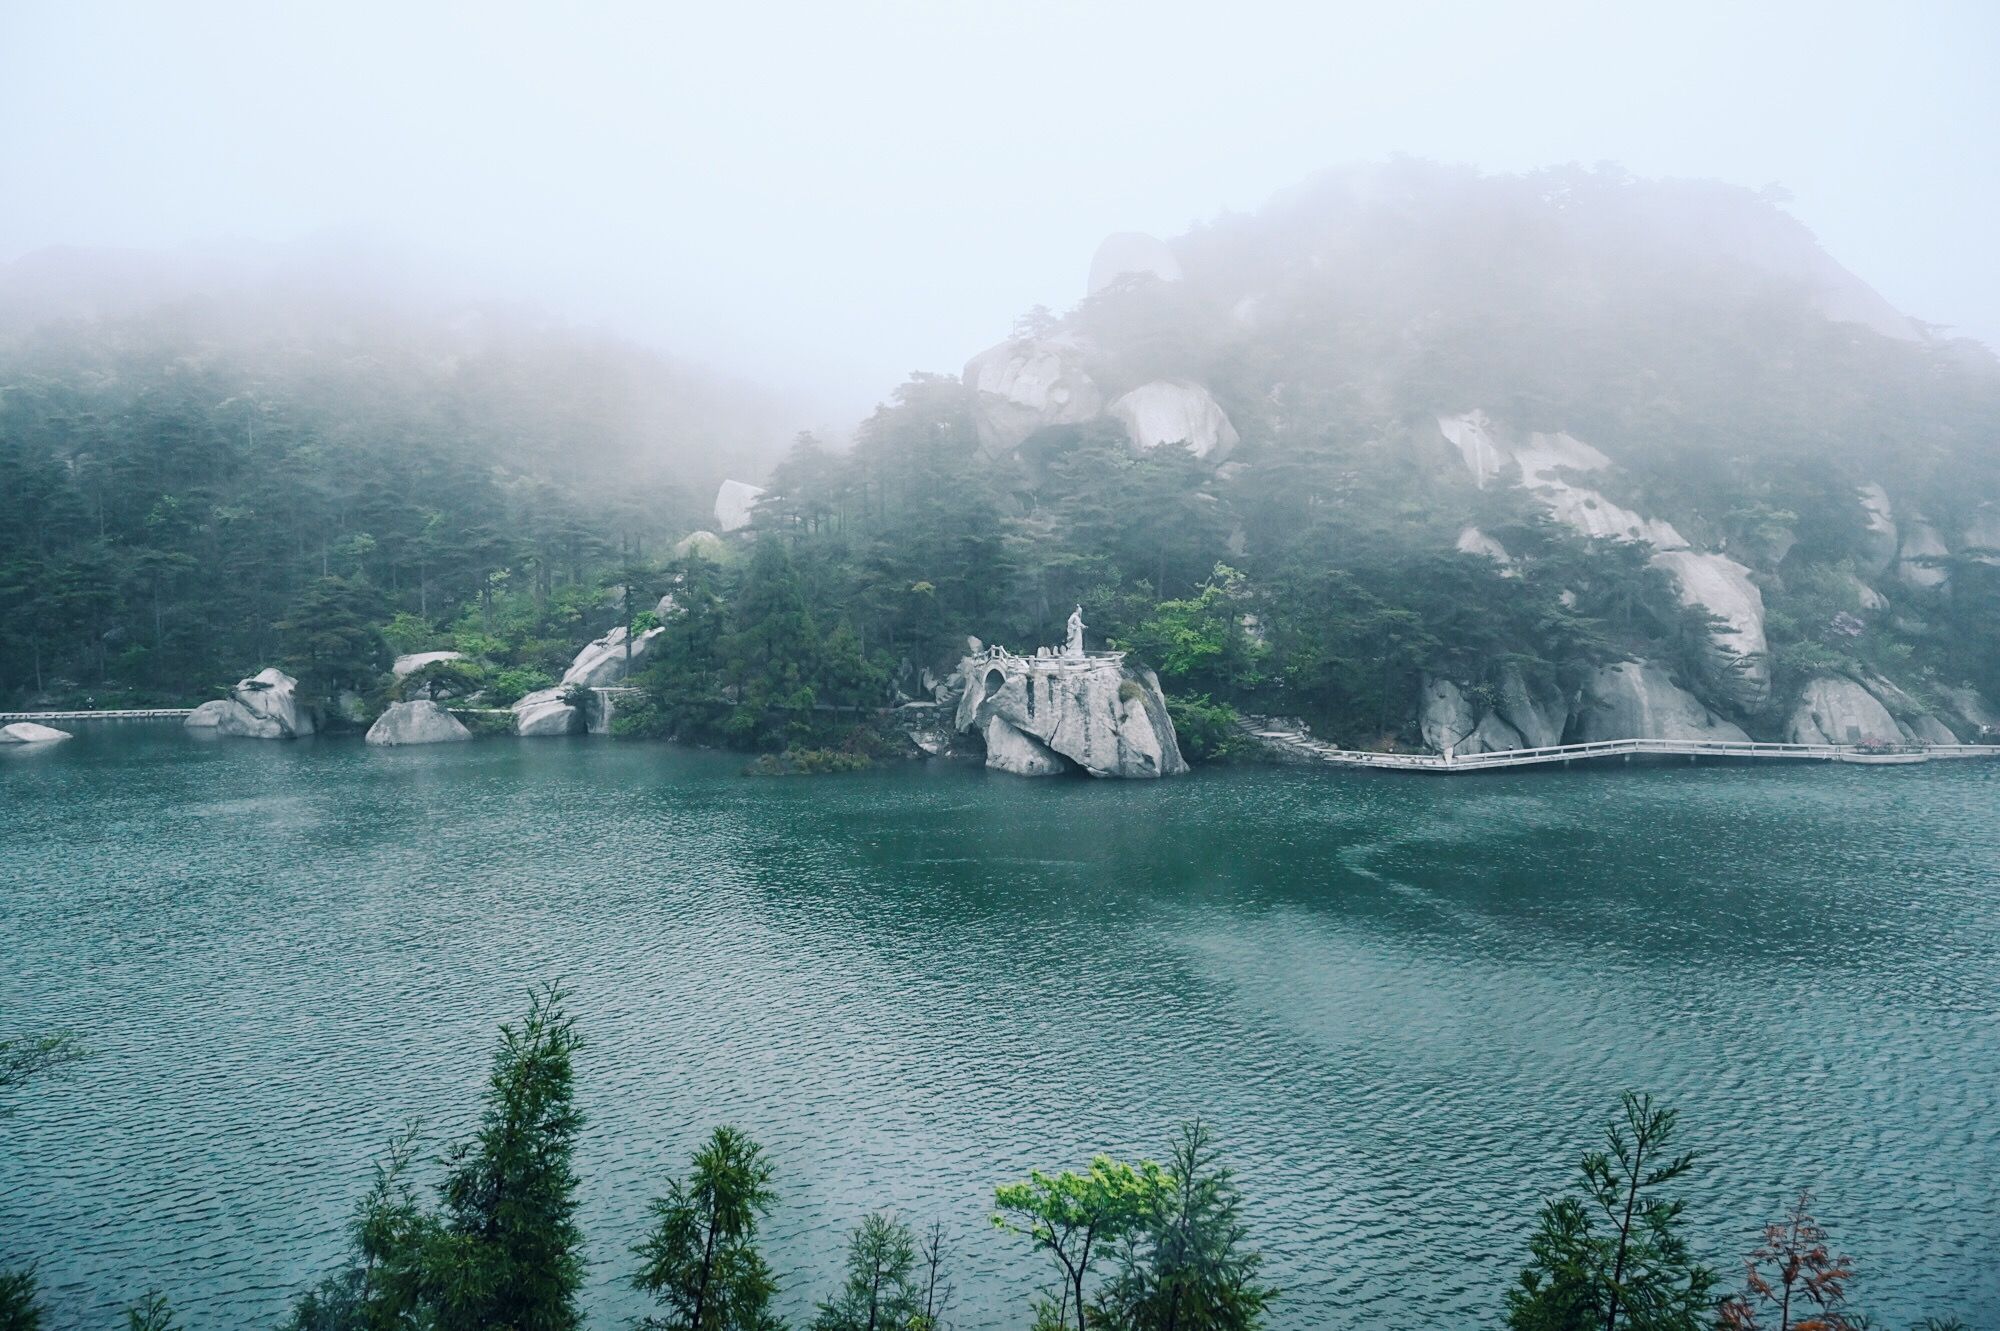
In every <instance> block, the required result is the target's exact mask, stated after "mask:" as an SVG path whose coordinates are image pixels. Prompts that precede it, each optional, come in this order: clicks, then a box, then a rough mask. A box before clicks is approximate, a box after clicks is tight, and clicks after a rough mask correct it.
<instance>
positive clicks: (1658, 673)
mask: <svg viewBox="0 0 2000 1331" xmlns="http://www.w3.org/2000/svg"><path fill="white" fill-rule="evenodd" d="M1571 729H1572V730H1573V731H1574V732H1575V738H1576V740H1577V742H1579V743H1591V742H1594V741H1596V740H1608V739H1695V740H1747V739H1749V738H1750V737H1749V736H1748V735H1746V734H1744V733H1743V730H1742V728H1741V727H1739V726H1737V725H1735V724H1734V723H1732V722H1730V721H1728V720H1726V719H1725V718H1723V717H1720V716H1717V715H1716V714H1715V713H1714V712H1711V711H1710V710H1709V709H1708V708H1707V707H1705V706H1703V705H1702V701H1701V699H1699V698H1697V697H1695V696H1694V695H1693V694H1692V693H1689V692H1688V691H1687V690H1686V689H1683V688H1682V687H1680V685H1678V684H1676V683H1674V682H1673V680H1672V679H1671V678H1669V677H1668V675H1667V672H1666V671H1665V670H1662V669H1661V668H1660V667H1659V666H1657V665H1654V664H1653V663H1652V662H1650V661H1621V662H1619V663H1618V664H1616V665H1608V666H1600V667H1599V668H1598V669H1597V670H1596V671H1595V672H1594V673H1593V674H1592V675H1591V677H1590V678H1589V679H1588V680H1587V681H1585V683H1584V686H1583V692H1582V694H1581V696H1580V697H1579V698H1578V700H1577V708H1576V715H1575V717H1574V719H1573V721H1572V723H1571Z"/></svg>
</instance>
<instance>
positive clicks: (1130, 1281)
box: [1095, 1120, 1278, 1331]
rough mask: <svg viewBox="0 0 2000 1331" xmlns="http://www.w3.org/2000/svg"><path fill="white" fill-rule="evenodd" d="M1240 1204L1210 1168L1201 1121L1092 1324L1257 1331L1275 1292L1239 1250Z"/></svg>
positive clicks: (1179, 1144)
mask: <svg viewBox="0 0 2000 1331" xmlns="http://www.w3.org/2000/svg"><path fill="white" fill-rule="evenodd" d="M1241 1209H1242V1197H1241V1195H1240V1194H1239V1193H1238V1192H1237V1190H1236V1184H1235V1181H1234V1179H1233V1178H1232V1176H1231V1174H1230V1171H1229V1170H1228V1169H1227V1168H1224V1167H1223V1166H1221V1165H1218V1164H1216V1163H1215V1152H1214V1149H1213V1143H1212V1139H1211V1136H1210V1133H1209V1130H1208V1127H1207V1125H1206V1124H1204V1123H1202V1122H1200V1121H1199V1120H1197V1121H1195V1122H1192V1123H1188V1124H1184V1125H1183V1126H1182V1128H1181V1132H1180V1136H1179V1137H1178V1138H1177V1139H1176V1140H1175V1142H1174V1147H1173V1153H1172V1155H1171V1157H1170V1158H1169V1160H1168V1164H1167V1169H1166V1179H1165V1186H1163V1187H1161V1188H1158V1189H1155V1190H1154V1191H1152V1192H1151V1193H1150V1194H1149V1196H1148V1197H1147V1199H1146V1204H1145V1206H1144V1208H1143V1210H1142V1211H1141V1212H1140V1216H1139V1219H1138V1221H1137V1222H1136V1223H1135V1224H1134V1226H1133V1228H1132V1231H1131V1233H1129V1234H1128V1235H1127V1236H1126V1238H1125V1240H1124V1242H1123V1243H1122V1244H1121V1245H1120V1248H1119V1251H1118V1272H1117V1274H1116V1275H1115V1276H1113V1278H1112V1279H1111V1281H1110V1282H1109V1283H1108V1284H1107V1285H1106V1287H1105V1289H1104V1292H1103V1294H1102V1295H1101V1296H1100V1297H1099V1300H1098V1308H1097V1317H1096V1319H1095V1320H1096V1321H1097V1322H1098V1323H1099V1324H1100V1325H1102V1326H1107V1327H1116V1328H1121V1331H1254V1329H1255V1328H1257V1327H1260V1326H1262V1325H1263V1316H1264V1312H1265V1309H1266V1308H1268V1307H1269V1305H1270V1303H1271V1301H1272V1300H1273V1299H1275V1298H1276V1297H1277V1294H1278V1292H1277V1290H1275V1289H1272V1288H1270V1287H1269V1286H1266V1285H1262V1284H1260V1283H1258V1280H1257V1272H1258V1268H1259V1267H1260V1266H1261V1265H1262V1264H1263V1257H1262V1255H1261V1254H1259V1253H1257V1252H1255V1251H1253V1250H1249V1249H1246V1248H1245V1247H1244V1238H1245V1231H1244V1226H1243V1222H1242V1219H1241V1218H1240V1211H1241Z"/></svg>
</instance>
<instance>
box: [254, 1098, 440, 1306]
mask: <svg viewBox="0 0 2000 1331" xmlns="http://www.w3.org/2000/svg"><path fill="white" fill-rule="evenodd" d="M415 1142H416V1128H415V1127H414V1125H413V1126H412V1127H411V1128H409V1129H408V1130H407V1131H405V1132H404V1133H403V1134H402V1135H401V1136H399V1137H397V1138H396V1139H395V1141H393V1142H392V1143H390V1147H389V1155H388V1158H387V1160H386V1161H384V1162H382V1163H379V1164H377V1165H376V1166H375V1183H374V1186H373V1187H371V1188H370V1189H369V1191H368V1194H367V1196H365V1197H363V1198H362V1200H361V1204H360V1205H359V1206H358V1207H357V1208H356V1211H355V1216H354V1219H353V1221H352V1222H351V1223H350V1225H349V1227H348V1241H349V1245H350V1251H351V1254H352V1256H351V1260H350V1262H349V1264H348V1265H347V1266H345V1267H343V1268H342V1269H341V1270H340V1271H338V1272H336V1273H335V1274H333V1275H331V1276H328V1277H327V1278H326V1279H325V1280H324V1281H322V1282H321V1283H320V1284H319V1286H318V1287H317V1288H316V1289H313V1290H309V1291H307V1292H306V1293H305V1294H303V1295H301V1296H300V1297H299V1299H298V1301H297V1302H296V1303H295V1304H294V1305H293V1307H292V1318H291V1321H290V1322H289V1323H288V1324H287V1331H396V1329H397V1328H401V1327H407V1326H412V1325H421V1324H423V1319H424V1318H426V1317H428V1316H429V1305H428V1300H429V1299H430V1298H431V1297H432V1295H433V1294H434V1293H435V1284H436V1281H435V1279H434V1277H433V1274H432V1266H431V1263H432V1261H433V1260H434V1254H436V1253H437V1252H438V1250H439V1248H440V1246H441V1244H442V1243H443V1235H442V1231H441V1228H440V1226H439V1223H438V1221H437V1220H436V1218H434V1217H432V1216H430V1215H427V1214H426V1213H425V1212H424V1210H423V1208H422V1206H421V1205H420V1204H419V1203H418V1201H417V1196H416V1193H415V1191H414V1190H413V1189H412V1188H411V1187H410V1185H409V1183H408V1182H407V1180H406V1179H405V1177H404V1174H405V1172H406V1171H407V1170H408V1168H409V1166H410V1162H411V1160H412V1159H413V1158H414V1156H415Z"/></svg>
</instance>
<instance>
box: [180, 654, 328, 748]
mask: <svg viewBox="0 0 2000 1331" xmlns="http://www.w3.org/2000/svg"><path fill="white" fill-rule="evenodd" d="M298 689H299V682H298V681H297V680H296V679H293V678H292V677H291V676H290V675H288V674H286V673H285V672H284V671H282V670H280V669H278V668H277V667H276V666H272V667H270V668H268V669H265V670H260V671H258V672H257V673H256V674H254V675H252V676H250V677H249V678H248V679H239V680H237V681H236V687H235V688H233V689H231V690H230V694H229V696H228V697H227V698H218V699H216V700H215V701H213V702H205V703H203V704H202V705H201V706H199V707H197V708H195V709H194V711H193V712H192V713H190V714H189V716H188V718H187V720H186V722H185V723H184V724H185V725H186V726H187V727H188V728H189V729H190V730H213V731H215V732H216V733H217V734H218V735H236V736H240V737H242V738H244V739H295V738H297V737H298V736H300V735H310V734H312V733H313V719H312V713H310V712H308V711H307V710H306V709H305V708H303V707H301V706H300V705H299V699H298Z"/></svg>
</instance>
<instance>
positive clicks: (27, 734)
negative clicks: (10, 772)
mask: <svg viewBox="0 0 2000 1331" xmlns="http://www.w3.org/2000/svg"><path fill="white" fill-rule="evenodd" d="M71 738H74V737H73V736H72V735H71V734H70V733H69V732H68V731H67V730H57V729H56V728H55V727H54V726H45V725H43V724H41V723H40V722H39V721H16V722H14V723H12V724H11V725H5V726H0V744H54V743H56V742H57V741H59V740H65V739H71Z"/></svg>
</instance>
